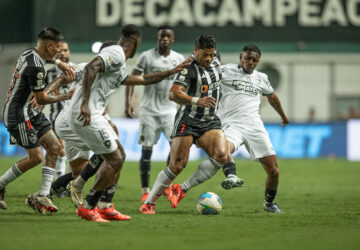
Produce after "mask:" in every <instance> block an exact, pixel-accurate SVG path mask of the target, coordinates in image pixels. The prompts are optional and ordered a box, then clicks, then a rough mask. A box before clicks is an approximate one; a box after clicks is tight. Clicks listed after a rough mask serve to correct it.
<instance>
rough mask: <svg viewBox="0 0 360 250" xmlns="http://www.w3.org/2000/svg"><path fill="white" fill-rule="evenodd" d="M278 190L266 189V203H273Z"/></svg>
mask: <svg viewBox="0 0 360 250" xmlns="http://www.w3.org/2000/svg"><path fill="white" fill-rule="evenodd" d="M276 192H277V190H270V189H267V188H266V189H265V204H271V203H273V201H274V199H275V196H276Z"/></svg>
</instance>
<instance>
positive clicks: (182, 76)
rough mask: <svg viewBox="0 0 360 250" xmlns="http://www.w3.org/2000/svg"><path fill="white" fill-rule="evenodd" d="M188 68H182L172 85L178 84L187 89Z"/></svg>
mask: <svg viewBox="0 0 360 250" xmlns="http://www.w3.org/2000/svg"><path fill="white" fill-rule="evenodd" d="M190 67H191V65H190V66H188V67H186V68H184V69H183V70H182V71H181V72H180V73H179V74H178V75H177V76H176V78H175V80H174V84H178V85H181V86H184V87H185V88H187V87H188V86H189V85H190V83H191V76H190V75H191V74H189V73H190V72H189V71H190Z"/></svg>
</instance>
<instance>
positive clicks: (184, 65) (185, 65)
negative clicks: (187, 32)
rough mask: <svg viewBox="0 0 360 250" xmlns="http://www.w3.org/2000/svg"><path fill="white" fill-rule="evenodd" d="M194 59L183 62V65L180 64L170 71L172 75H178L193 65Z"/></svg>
mask: <svg viewBox="0 0 360 250" xmlns="http://www.w3.org/2000/svg"><path fill="white" fill-rule="evenodd" d="M191 61H192V59H191V58H188V59H186V60H185V61H183V62H182V63H180V64H178V65H177V66H176V67H175V68H172V69H171V70H170V72H171V74H176V73H178V72H180V71H182V70H184V68H185V67H187V66H189V65H190V64H191Z"/></svg>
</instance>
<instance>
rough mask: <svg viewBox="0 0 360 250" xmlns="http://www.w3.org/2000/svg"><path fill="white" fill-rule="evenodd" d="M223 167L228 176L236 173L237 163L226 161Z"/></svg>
mask: <svg viewBox="0 0 360 250" xmlns="http://www.w3.org/2000/svg"><path fill="white" fill-rule="evenodd" d="M222 167H223V172H224V175H225V176H226V177H228V176H229V175H230V174H233V175H236V165H235V163H234V162H231V161H229V162H225V163H224V164H223V166H222Z"/></svg>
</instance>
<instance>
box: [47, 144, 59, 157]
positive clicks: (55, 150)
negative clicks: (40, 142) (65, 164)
mask: <svg viewBox="0 0 360 250" xmlns="http://www.w3.org/2000/svg"><path fill="white" fill-rule="evenodd" d="M60 151H61V146H60V143H53V144H51V145H50V146H49V147H48V149H47V151H46V153H47V154H50V155H59V153H60Z"/></svg>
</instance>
